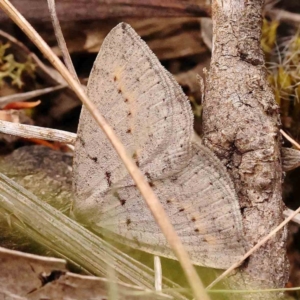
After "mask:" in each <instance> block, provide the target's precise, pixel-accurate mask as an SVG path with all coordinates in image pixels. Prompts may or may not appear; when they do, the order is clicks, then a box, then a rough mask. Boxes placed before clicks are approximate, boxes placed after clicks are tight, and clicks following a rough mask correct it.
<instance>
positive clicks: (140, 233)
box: [73, 23, 246, 269]
mask: <svg viewBox="0 0 300 300" xmlns="http://www.w3.org/2000/svg"><path fill="white" fill-rule="evenodd" d="M87 94H88V97H89V98H90V99H91V101H93V102H94V103H95V104H96V105H97V108H98V109H99V111H101V113H102V114H103V116H104V117H105V118H106V120H107V121H108V122H109V124H110V125H111V126H112V128H113V129H114V130H115V131H116V133H117V135H118V136H119V138H120V139H121V141H122V143H123V144H124V145H125V147H126V149H127V151H128V154H129V155H131V157H132V158H133V159H134V160H135V162H136V164H137V166H138V167H139V168H140V169H141V171H142V172H143V174H144V175H145V176H146V178H147V179H148V181H149V184H150V186H151V187H152V188H153V190H154V192H155V193H156V194H157V196H158V198H159V199H160V201H161V203H162V205H163V207H164V209H165V211H166V212H167V214H168V216H169V218H170V220H171V222H172V224H173V226H174V228H175V230H176V231H177V233H178V235H179V237H180V238H181V240H182V242H183V244H184V245H185V247H186V249H187V251H188V252H189V254H190V257H191V259H192V262H193V263H194V264H196V265H201V266H207V267H214V268H223V269H224V268H227V267H229V266H230V265H231V264H232V263H234V262H236V261H237V260H238V259H239V258H241V257H242V255H243V254H244V253H245V252H246V251H245V249H246V242H245V240H244V238H243V225H242V216H241V212H240V207H239V202H238V199H237V195H236V192H235V189H234V186H233V183H232V181H231V179H230V177H229V175H228V174H227V171H226V168H225V167H224V166H223V165H222V163H221V162H220V161H219V159H218V158H217V157H216V156H215V155H214V154H213V153H212V152H211V151H210V150H209V149H208V148H206V147H205V146H203V145H202V144H201V141H200V140H199V139H197V138H195V136H194V132H193V114H192V111H191V107H190V104H189V101H188V99H187V97H186V96H185V95H184V93H183V91H182V89H181V87H180V86H179V85H178V84H177V83H176V81H175V79H174V78H173V76H172V75H171V74H170V73H169V72H168V71H166V70H165V69H164V67H163V66H162V65H161V64H160V62H159V60H158V59H157V58H156V56H155V55H154V54H153V53H152V51H151V50H150V49H149V48H148V46H147V45H146V43H145V42H144V41H142V39H141V38H140V37H139V36H138V35H137V33H136V32H135V31H134V30H133V29H132V28H131V27H130V26H129V25H127V24H125V23H121V24H119V25H118V26H116V27H115V28H114V29H112V31H111V32H110V33H109V34H108V36H107V37H106V38H105V40H104V42H103V44H102V47H101V50H100V52H99V54H98V56H97V58H96V61H95V63H94V66H93V69H92V71H91V74H90V77H89V81H88V86H87ZM73 171H74V180H73V182H74V183H73V187H74V194H75V200H74V203H73V214H74V216H75V217H76V218H77V219H78V220H79V221H80V222H82V223H84V224H86V225H87V226H89V227H91V228H92V229H93V230H95V231H96V232H99V233H101V234H104V235H107V236H108V237H110V238H116V239H117V240H118V241H120V242H122V243H124V244H126V245H129V246H131V247H134V248H137V249H140V250H143V251H146V252H149V253H153V254H155V255H159V256H163V257H168V258H172V259H175V256H174V254H173V252H172V250H171V249H170V247H169V245H168V243H167V241H166V239H165V237H164V235H163V234H162V233H161V230H160V228H159V227H158V225H157V224H156V222H155V220H154V218H153V217H152V215H151V213H150V211H149V210H148V208H147V207H146V205H145V203H144V200H143V199H142V196H141V195H140V192H139V191H138V189H137V187H136V185H135V183H134V182H133V180H132V179H131V177H130V176H129V174H128V172H127V170H126V169H125V167H124V166H123V163H122V161H121V160H120V159H119V157H118V155H117V154H116V152H115V151H114V149H113V148H112V146H111V144H110V142H109V141H108V140H107V138H106V136H105V135H104V133H103V132H102V131H101V130H100V129H99V128H98V126H97V124H96V122H95V121H94V120H93V118H92V117H91V116H90V114H89V112H88V111H87V110H86V109H85V108H84V107H83V108H82V112H81V116H80V122H79V127H78V138H77V141H76V144H75V157H74V166H73Z"/></svg>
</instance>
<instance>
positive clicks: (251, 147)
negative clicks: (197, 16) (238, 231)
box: [203, 0, 288, 300]
mask: <svg viewBox="0 0 300 300" xmlns="http://www.w3.org/2000/svg"><path fill="white" fill-rule="evenodd" d="M262 6H263V0H231V1H230V0H223V1H222V0H214V1H213V7H212V12H213V28H214V29H213V35H214V37H213V51H212V61H211V67H210V71H209V74H208V76H207V79H206V91H205V100H204V107H203V130H204V143H205V144H206V145H207V146H208V147H209V148H210V149H212V150H213V151H214V152H215V153H216V155H217V156H218V157H219V158H220V159H221V160H222V162H223V163H224V165H225V166H226V167H227V169H228V172H229V173H230V175H231V177H232V179H233V181H234V184H235V188H236V191H237V193H238V196H239V201H240V207H241V212H242V215H243V225H244V231H245V238H246V240H247V243H248V247H249V249H250V248H251V247H252V246H254V245H255V244H256V243H257V241H259V240H260V239H261V238H262V237H264V236H265V235H266V234H268V233H269V232H270V230H271V229H273V228H274V227H275V226H276V225H278V224H279V223H280V222H281V221H282V220H283V216H282V210H283V203H282V198H281V184H282V167H281V160H280V143H281V140H280V133H279V125H280V121H279V111H278V107H277V105H276V104H275V100H274V96H273V93H272V90H271V88H270V86H269V84H268V82H267V77H266V70H265V66H264V57H263V53H262V51H261V49H260V35H261V21H262V16H261V11H262ZM285 245H286V230H283V231H281V232H279V233H278V234H277V235H276V236H275V237H274V238H273V239H271V240H269V241H268V242H267V243H266V244H265V245H264V246H263V247H261V248H260V249H259V250H258V251H256V252H255V253H254V254H253V255H252V256H251V257H250V258H249V260H248V261H247V262H245V264H244V265H243V266H241V267H240V269H239V270H238V272H236V274H234V275H233V276H231V277H230V280H229V281H228V282H229V286H230V287H231V288H233V289H241V288H242V289H245V288H246V289H261V288H279V287H283V286H284V285H285V283H286V281H287V276H288V262H287V258H286V253H285V252H286V249H285ZM276 297H280V295H279V294H278V295H275V294H274V293H271V294H265V293H264V294H248V295H245V296H244V298H243V299H264V300H265V299H275V298H276ZM233 298H234V296H232V298H231V299H233ZM241 298H242V296H241V295H237V296H236V299H241Z"/></svg>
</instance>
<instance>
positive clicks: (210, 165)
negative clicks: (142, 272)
mask: <svg viewBox="0 0 300 300" xmlns="http://www.w3.org/2000/svg"><path fill="white" fill-rule="evenodd" d="M151 185H152V187H153V189H154V191H155V193H156V194H157V195H158V197H159V199H160V201H161V203H162V204H163V206H164V208H165V211H166V212H167V214H168V215H169V217H170V219H171V222H172V224H173V226H174V228H175V230H176V232H177V233H178V235H179V237H180V239H181V240H182V242H183V244H184V245H185V247H186V249H187V250H188V252H189V254H190V257H191V259H192V261H193V262H194V263H195V264H197V265H201V266H207V267H213V268H221V269H226V268H228V267H229V266H230V265H232V264H233V263H234V262H236V261H237V260H238V259H240V258H241V257H242V256H243V254H244V253H245V241H244V238H243V227H242V217H241V213H240V208H239V204H238V199H237V196H236V193H235V190H234V188H233V183H232V181H231V179H230V178H229V175H228V174H227V171H226V169H225V167H224V166H223V165H222V163H221V162H220V161H219V160H218V158H217V157H216V156H215V155H214V154H213V153H212V152H211V151H210V150H209V149H208V148H206V147H204V146H202V145H201V144H200V143H199V142H196V141H195V142H194V145H193V157H192V159H191V161H190V163H189V165H188V166H187V167H186V168H185V169H184V170H183V171H181V172H180V173H178V174H175V175H173V176H171V177H170V178H167V179H163V180H157V181H153V182H151ZM96 202H97V205H95V203H96ZM88 203H90V204H91V205H90V206H89V205H84V206H82V207H81V208H80V207H79V211H78V213H79V215H81V216H82V221H83V222H87V223H88V224H89V226H91V227H92V228H93V229H94V230H95V231H97V232H99V233H102V234H105V235H107V236H108V237H110V238H112V237H114V235H115V236H116V239H117V240H118V241H120V242H122V243H125V244H127V245H129V246H132V247H134V248H138V249H140V250H144V251H146V252H150V253H153V254H156V255H159V256H164V257H168V258H173V259H175V256H174V254H173V252H172V250H171V249H170V247H169V245H168V243H167V241H166V239H165V237H164V235H163V234H162V233H161V230H160V229H159V227H158V225H157V224H156V222H155V221H154V219H153V216H152V215H151V213H150V211H149V209H148V208H147V206H146V205H145V203H144V200H143V199H142V197H141V195H140V192H139V191H138V189H137V188H136V187H135V186H127V187H122V188H118V189H110V190H108V191H107V192H105V193H102V194H101V193H96V194H94V195H92V196H91V197H90V199H87V203H86V204H88ZM86 216H89V217H88V220H87V219H85V218H86Z"/></svg>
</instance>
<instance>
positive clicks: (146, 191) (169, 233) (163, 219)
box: [0, 0, 209, 300]
mask: <svg viewBox="0 0 300 300" xmlns="http://www.w3.org/2000/svg"><path fill="white" fill-rule="evenodd" d="M0 7H1V8H2V9H3V10H4V11H5V12H6V14H7V15H8V16H9V17H10V18H11V19H12V20H13V21H14V22H15V23H16V24H17V25H18V26H19V27H20V28H21V29H22V30H23V31H24V33H25V34H26V35H27V36H28V37H30V39H31V40H32V41H33V42H34V44H35V45H36V46H37V47H38V48H39V49H40V50H41V52H42V53H43V54H44V55H45V56H46V57H47V58H48V59H49V61H50V62H51V63H52V65H53V66H54V67H55V68H56V69H57V70H58V71H59V72H60V73H61V75H62V76H63V77H64V79H65V80H66V81H67V82H68V84H69V85H70V87H71V88H72V89H73V90H74V92H75V93H76V95H77V96H78V97H79V99H80V100H81V101H82V102H83V104H84V105H85V106H86V107H87V109H88V110H89V111H90V113H91V114H92V116H93V117H94V119H95V120H96V122H97V123H98V125H99V126H100V127H101V129H102V130H103V131H104V133H105V134H106V136H107V138H108V139H109V141H110V142H111V143H112V145H113V147H114V148H115V150H116V151H117V153H118V155H119V156H120V158H121V160H122V161H123V163H124V165H125V166H126V168H127V170H128V172H129V174H130V175H131V176H132V178H133V179H134V181H135V183H136V185H137V187H138V188H139V190H140V192H141V194H142V196H143V198H144V199H145V201H146V203H147V205H148V207H149V208H150V210H151V212H152V214H153V216H154V218H155V220H156V222H157V224H158V225H159V227H160V228H161V230H162V232H163V234H164V235H165V237H166V239H167V241H168V242H169V244H170V246H171V248H172V249H173V251H174V253H175V255H176V257H177V258H178V260H179V262H180V264H181V265H182V267H183V270H184V272H185V274H186V277H187V280H188V282H189V284H190V285H191V288H192V290H193V293H194V295H195V297H196V299H199V300H200V299H201V300H208V299H209V296H208V295H207V293H206V291H205V289H204V286H203V284H202V282H201V280H200V278H199V276H198V274H197V272H196V270H195V268H194V266H193V265H192V263H191V260H190V258H189V255H188V253H187V251H186V250H185V248H184V246H183V244H182V242H181V241H180V239H179V237H178V235H177V233H176V232H175V230H174V228H173V226H172V224H171V222H170V220H169V217H168V216H167V214H166V212H165V211H164V209H163V207H162V205H161V203H160V201H159V200H158V198H157V197H156V195H155V194H154V192H153V190H152V189H151V187H150V185H149V183H148V182H147V180H146V178H145V177H144V175H143V174H142V173H141V171H140V170H139V169H138V167H137V166H136V164H135V163H134V162H133V160H132V159H131V158H130V157H129V156H128V155H127V152H126V149H125V148H124V146H123V145H122V143H121V142H120V140H119V138H118V137H117V136H116V134H115V132H114V131H113V129H112V128H111V127H110V126H109V124H108V123H107V122H106V120H105V119H104V118H103V116H102V115H101V114H100V113H99V111H98V110H97V108H96V106H95V105H94V104H93V103H92V102H91V101H89V99H88V97H87V96H86V94H85V93H84V91H83V89H82V88H81V86H80V85H79V84H78V82H77V81H76V80H75V79H74V78H73V77H72V75H71V74H70V73H69V71H68V70H67V69H66V67H65V66H64V65H63V63H62V62H61V61H60V60H59V58H58V57H57V56H56V55H55V54H54V53H53V52H52V50H51V49H50V47H49V46H48V45H47V43H45V41H44V40H43V39H42V38H41V37H40V35H39V34H38V33H37V32H36V31H35V30H34V29H33V27H32V26H31V25H30V24H29V23H28V22H27V21H26V20H25V18H24V17H23V16H22V15H21V14H20V13H19V12H18V11H17V10H16V9H15V7H14V6H13V5H12V4H11V3H10V2H9V1H7V0H1V1H0Z"/></svg>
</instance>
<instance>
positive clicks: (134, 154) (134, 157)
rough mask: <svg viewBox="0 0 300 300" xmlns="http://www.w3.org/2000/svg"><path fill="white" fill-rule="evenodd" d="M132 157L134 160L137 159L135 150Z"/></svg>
mask: <svg viewBox="0 0 300 300" xmlns="http://www.w3.org/2000/svg"><path fill="white" fill-rule="evenodd" d="M132 158H133V159H134V160H136V159H137V154H136V152H133V154H132Z"/></svg>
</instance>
